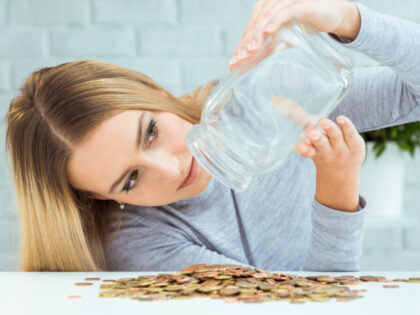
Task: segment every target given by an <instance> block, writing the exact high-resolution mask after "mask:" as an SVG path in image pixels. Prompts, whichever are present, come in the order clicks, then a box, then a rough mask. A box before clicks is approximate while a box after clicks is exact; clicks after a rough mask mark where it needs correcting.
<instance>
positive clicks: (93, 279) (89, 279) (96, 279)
mask: <svg viewBox="0 0 420 315" xmlns="http://www.w3.org/2000/svg"><path fill="white" fill-rule="evenodd" d="M85 280H86V281H98V280H101V278H85Z"/></svg>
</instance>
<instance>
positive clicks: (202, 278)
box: [76, 264, 420, 304]
mask: <svg viewBox="0 0 420 315" xmlns="http://www.w3.org/2000/svg"><path fill="white" fill-rule="evenodd" d="M87 279H92V281H93V279H96V278H86V279H85V280H87ZM398 281H401V282H402V281H404V282H411V283H417V282H420V278H415V277H412V278H409V279H408V280H405V279H394V280H389V279H386V278H385V277H382V276H369V275H362V276H360V277H355V276H347V275H342V276H336V277H335V276H330V275H318V276H316V275H315V276H307V277H303V276H298V275H294V274H283V273H273V272H269V271H267V270H264V269H261V268H255V269H252V268H249V267H244V266H240V265H233V264H225V265H220V264H213V265H205V264H196V265H192V266H188V267H186V268H184V269H181V271H179V272H173V273H160V274H156V275H142V276H138V277H137V278H121V279H117V280H107V281H106V280H103V283H102V284H101V285H100V287H99V289H100V293H99V297H108V298H112V297H119V298H131V299H134V300H137V301H156V302H158V301H168V300H170V299H174V300H177V299H192V298H203V297H207V298H211V299H221V300H223V301H225V302H226V303H238V302H243V303H262V302H266V301H288V302H289V303H292V304H302V303H307V302H329V301H330V300H332V298H335V299H336V301H337V302H350V301H353V300H356V299H359V298H362V297H363V296H362V295H360V294H361V293H362V292H367V291H366V289H359V290H351V289H350V288H349V286H355V285H359V284H362V283H364V282H377V283H385V282H394V283H395V282H398ZM92 284H93V283H86V282H80V283H79V284H76V285H92ZM383 287H384V288H397V287H398V285H395V284H394V285H383Z"/></svg>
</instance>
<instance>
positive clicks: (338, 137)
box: [319, 118, 347, 150]
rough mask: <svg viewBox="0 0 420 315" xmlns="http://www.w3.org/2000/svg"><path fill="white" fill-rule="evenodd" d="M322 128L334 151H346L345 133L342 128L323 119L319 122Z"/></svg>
mask: <svg viewBox="0 0 420 315" xmlns="http://www.w3.org/2000/svg"><path fill="white" fill-rule="evenodd" d="M319 125H320V127H321V128H322V129H323V130H324V131H325V132H326V134H327V136H328V140H329V142H330V145H331V148H332V149H333V150H346V149H347V148H346V144H345V142H344V138H343V133H342V132H341V130H340V127H339V126H337V124H335V123H334V122H332V121H331V120H329V119H326V118H323V119H321V121H320V122H319Z"/></svg>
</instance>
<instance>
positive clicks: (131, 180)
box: [123, 171, 138, 192]
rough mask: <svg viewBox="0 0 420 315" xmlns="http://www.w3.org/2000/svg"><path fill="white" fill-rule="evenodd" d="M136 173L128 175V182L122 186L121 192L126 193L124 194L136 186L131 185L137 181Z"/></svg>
mask: <svg viewBox="0 0 420 315" xmlns="http://www.w3.org/2000/svg"><path fill="white" fill-rule="evenodd" d="M137 172H138V171H133V172H132V173H131V174H130V177H129V178H128V180H127V183H126V184H125V185H124V187H123V191H126V192H129V191H130V190H131V189H133V188H134V187H135V186H136V185H135V184H133V183H135V182H136V179H137Z"/></svg>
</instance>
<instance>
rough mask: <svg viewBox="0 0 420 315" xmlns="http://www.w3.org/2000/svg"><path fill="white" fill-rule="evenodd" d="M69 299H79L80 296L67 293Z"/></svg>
mask: <svg viewBox="0 0 420 315" xmlns="http://www.w3.org/2000/svg"><path fill="white" fill-rule="evenodd" d="M68 298H69V299H81V298H82V297H81V296H80V295H69V296H68Z"/></svg>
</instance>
